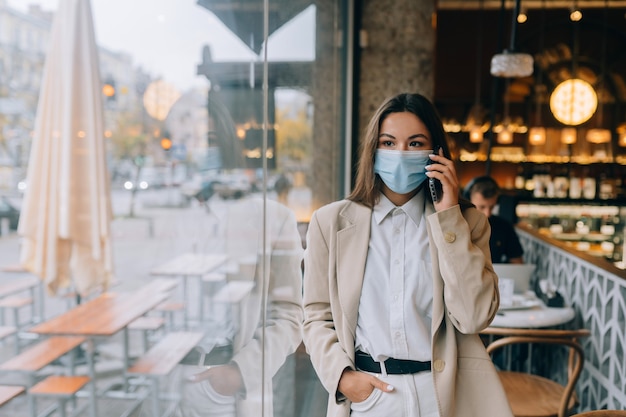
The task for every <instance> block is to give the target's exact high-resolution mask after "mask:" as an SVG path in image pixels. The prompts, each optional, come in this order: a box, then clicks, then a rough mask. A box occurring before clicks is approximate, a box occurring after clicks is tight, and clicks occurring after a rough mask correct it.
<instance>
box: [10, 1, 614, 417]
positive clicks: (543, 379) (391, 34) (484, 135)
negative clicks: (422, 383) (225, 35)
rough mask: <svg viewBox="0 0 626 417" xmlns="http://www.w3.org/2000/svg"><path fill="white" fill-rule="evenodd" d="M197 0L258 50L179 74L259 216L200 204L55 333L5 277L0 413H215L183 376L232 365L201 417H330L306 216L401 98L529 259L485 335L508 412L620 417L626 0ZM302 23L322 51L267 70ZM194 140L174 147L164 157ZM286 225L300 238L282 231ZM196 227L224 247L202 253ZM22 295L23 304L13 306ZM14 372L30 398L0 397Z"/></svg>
mask: <svg viewBox="0 0 626 417" xmlns="http://www.w3.org/2000/svg"><path fill="white" fill-rule="evenodd" d="M163 1H174V0H163ZM176 1H178V0H176ZM92 2H93V0H92ZM195 3H196V6H197V10H196V12H197V13H211V14H213V15H214V16H216V17H217V19H219V21H220V22H221V23H222V24H223V25H224V26H225V27H226V28H228V30H230V31H231V32H232V34H234V35H235V36H236V37H237V38H238V39H239V40H240V42H242V43H243V44H245V45H246V46H247V48H249V50H250V51H252V52H253V53H254V54H255V59H253V60H246V61H244V60H239V61H237V60H228V59H227V60H224V59H220V58H219V57H218V56H217V55H215V54H214V51H212V50H211V47H210V46H209V45H208V44H207V45H206V46H204V47H203V49H202V50H199V51H198V57H199V62H196V63H185V65H195V67H196V71H197V75H199V76H201V77H204V79H205V80H206V82H207V85H208V86H209V87H208V90H207V91H208V92H207V93H206V95H205V96H204V97H203V98H202V105H203V109H204V110H206V109H208V112H207V113H208V120H207V124H208V126H209V127H208V131H207V132H205V133H206V138H207V139H208V142H209V145H208V146H209V149H218V150H219V151H218V152H219V154H220V158H221V163H222V164H223V166H222V167H221V169H222V170H223V172H227V171H228V172H230V171H232V170H233V169H243V170H244V171H245V172H246V173H248V174H250V173H254V174H253V175H256V177H257V179H258V185H257V193H258V195H259V196H260V197H261V199H260V200H261V203H258V202H255V201H252V200H249V201H248V199H247V197H243V198H241V199H239V197H235V199H232V198H226V197H225V196H222V195H218V194H219V193H217V191H216V193H217V194H216V195H215V196H209V197H207V198H206V199H200V198H199V197H198V196H199V195H200V194H199V193H198V194H195V195H194V198H195V199H197V200H198V201H199V202H200V203H199V204H198V205H197V207H201V208H202V210H203V211H202V212H201V214H202V216H203V220H202V221H197V220H189V221H190V222H196V221H197V223H194V224H192V225H191V226H189V227H188V228H187V229H186V233H188V236H191V235H193V236H194V238H193V239H192V238H188V239H187V240H186V241H184V243H181V244H180V248H181V250H177V253H172V252H174V250H171V249H170V252H169V253H167V254H166V255H165V254H163V253H160V252H158V251H155V252H154V254H153V255H152V258H151V259H150V261H149V262H148V264H149V265H150V267H149V268H146V269H145V271H144V272H143V273H140V274H138V278H137V280H136V281H134V284H133V285H131V286H130V287H131V288H132V290H133V291H129V292H128V293H127V292H125V291H122V290H121V288H124V289H125V288H126V287H129V285H128V283H126V284H124V283H122V285H121V286H115V285H109V283H107V285H101V286H99V287H98V288H97V289H95V290H94V288H89V289H87V290H85V291H84V293H81V294H79V297H78V298H77V299H76V300H74V301H78V302H72V303H67V304H63V306H64V307H63V311H61V312H59V311H56V312H55V314H48V316H49V317H46V316H47V314H46V313H44V312H43V311H41V310H38V308H42V307H41V305H42V303H43V302H44V300H46V299H47V298H49V297H50V296H51V295H50V293H49V292H45V288H42V284H41V282H40V280H39V279H35V280H30V278H32V277H30V276H31V275H36V274H35V273H34V272H33V271H32V270H29V269H28V268H27V267H26V266H24V265H19V266H18V267H15V268H13V269H11V268H5V269H4V272H3V274H5V275H6V274H9V275H10V276H9V277H8V278H7V279H4V278H3V280H2V281H1V282H0V284H2V287H1V288H0V290H1V291H0V292H1V293H2V296H1V297H0V308H1V309H2V322H1V323H0V324H2V326H0V334H1V335H2V352H3V355H2V359H3V360H2V362H3V363H0V376H2V377H3V378H2V380H1V381H0V400H1V402H0V416H4V415H7V416H8V415H11V416H17V415H20V416H22V415H23V416H29V417H37V416H39V415H42V414H45V413H54V412H58V413H60V414H59V415H66V414H65V413H66V412H67V413H68V414H71V415H90V416H91V417H96V416H107V417H108V416H114V415H115V416H117V415H120V416H122V415H123V416H127V417H130V416H139V415H142V416H143V415H153V416H155V417H157V416H161V415H177V414H176V412H180V413H182V414H180V415H187V414H186V412H187V411H188V410H187V409H186V408H185V406H184V404H185V401H186V402H187V404H188V403H189V402H190V401H191V402H194V401H195V402H197V403H201V402H202V401H205V399H204V397H199V396H198V395H203V394H202V393H198V392H197V390H194V389H193V384H192V385H189V381H194V380H193V378H207V379H210V378H211V375H212V374H211V373H210V372H214V370H215V368H216V367H220V366H225V367H228V366H230V365H231V364H232V363H233V361H234V362H235V363H236V364H237V365H238V367H239V372H240V374H238V375H239V377H240V379H242V380H243V382H242V383H243V384H244V385H245V389H246V390H247V395H242V394H241V393H242V391H241V390H239V391H235V392H234V393H231V394H232V395H229V396H222V397H224V398H222V397H220V396H219V394H215V393H213V394H214V395H217V399H216V398H213V397H211V398H210V401H208V402H206V404H208V405H206V407H207V408H206V409H205V410H204V411H205V412H206V413H209V412H213V413H217V414H207V415H221V416H230V415H232V416H260V415H263V416H284V417H292V416H297V417H321V416H324V415H326V407H327V402H328V399H327V398H328V397H327V393H326V391H325V388H324V387H323V386H322V384H321V383H320V381H319V379H318V378H317V375H316V373H315V371H314V369H313V366H312V365H311V361H310V360H309V356H308V353H307V351H306V348H305V346H304V345H303V344H302V343H301V339H300V337H301V336H300V332H299V330H298V329H297V326H298V325H299V323H298V324H295V323H296V321H297V319H296V318H297V317H298V316H297V314H298V313H297V311H296V310H297V308H296V307H295V306H296V305H297V304H298V300H299V298H298V297H299V296H300V290H301V285H302V284H301V282H300V281H299V280H300V278H301V263H300V262H301V258H302V251H303V250H304V249H305V246H306V233H307V227H308V222H309V220H310V219H311V215H312V213H313V212H314V211H315V210H316V209H318V208H319V207H321V206H323V205H325V204H327V203H330V202H332V201H335V200H338V199H342V198H345V197H346V196H347V195H348V194H349V193H350V191H351V189H352V186H353V185H354V178H355V173H356V172H355V169H356V166H355V161H356V160H357V155H358V150H359V144H360V139H361V138H362V135H363V134H364V132H365V129H366V126H367V123H368V120H369V118H370V117H371V116H372V113H373V112H374V111H375V110H376V108H377V107H378V106H379V105H380V103H382V102H383V100H384V99H385V98H387V97H389V96H391V95H394V94H396V93H399V92H419V93H421V94H423V95H425V96H426V97H428V98H429V99H430V100H431V101H432V103H433V104H434V106H435V108H436V109H437V112H438V113H439V115H440V117H441V120H442V122H443V126H444V130H445V132H446V136H447V138H446V139H447V142H448V145H449V147H450V151H451V154H452V159H453V161H454V163H455V166H456V171H457V175H458V179H459V183H460V184H459V185H460V186H461V187H465V186H466V185H467V184H468V183H470V181H471V180H472V179H473V178H475V177H477V176H483V175H489V176H491V177H493V178H494V179H495V180H496V182H497V183H498V184H499V186H500V188H501V191H500V196H499V198H498V206H497V214H498V215H499V216H501V217H503V218H505V219H506V220H507V221H509V222H510V223H512V224H513V225H514V227H515V232H516V233H517V235H518V238H519V240H520V243H521V246H522V248H523V253H524V254H523V260H524V264H525V265H524V266H525V268H510V269H509V268H507V267H506V266H503V267H502V269H498V270H497V271H496V272H497V273H498V276H499V279H500V280H501V282H502V283H503V285H502V288H501V291H502V289H503V288H505V287H507V288H508V285H510V286H511V287H510V288H511V293H510V294H508V296H507V297H508V298H506V299H505V297H504V296H502V300H501V308H500V309H499V310H498V313H497V314H496V316H495V317H494V319H493V321H492V323H491V325H490V326H489V327H487V328H486V329H484V331H482V332H481V334H480V337H481V339H482V340H483V341H484V343H485V346H486V347H487V351H488V353H489V354H490V355H491V357H492V358H493V360H494V364H495V365H496V367H497V369H498V373H499V376H500V378H501V381H502V384H503V387H504V389H505V391H506V395H507V398H508V400H509V403H510V405H511V408H512V411H513V414H514V415H515V416H516V417H521V416H546V417H547V416H558V417H565V416H574V415H575V416H581V417H582V416H589V417H591V416H596V417H600V416H605V417H610V416H624V415H626V411H623V410H626V366H625V364H624V346H626V314H625V312H626V245H624V240H625V238H626V236H625V235H626V1H622V0H568V1H566V0H384V1H371V0H316V1H312V0H265V1H261V0H242V1H236V0H197V1H195ZM311 8H313V10H314V12H315V13H314V25H313V32H312V33H309V34H302V33H300V34H297V35H294V36H293V39H292V42H293V43H294V44H295V45H296V46H298V45H299V43H298V42H300V41H301V40H302V39H303V38H304V36H305V35H307V36H308V35H310V36H312V37H313V39H314V42H313V48H314V51H313V52H314V53H313V57H312V58H310V59H299V60H294V61H290V60H288V59H271V58H269V53H270V52H271V51H270V49H271V43H268V42H269V39H270V38H271V36H272V35H275V34H277V33H280V31H281V29H283V28H284V27H285V26H288V25H289V23H290V22H292V21H293V20H294V19H296V18H297V17H298V16H299V15H300V14H301V13H303V12H304V11H307V10H311ZM111 30H112V29H111ZM296 33H297V32H296ZM146 42H150V41H146ZM266 45H270V46H268V47H265V46H266ZM109 85H111V83H109ZM119 86H120V83H118V87H119ZM0 91H1V90H0ZM285 91H292V92H293V91H295V92H298V93H299V94H303V95H304V96H305V97H306V104H305V105H304V107H303V109H304V110H302V112H301V113H299V114H300V115H302V117H303V120H304V123H303V125H305V126H306V128H307V129H308V130H306V132H307V133H306V134H304V135H303V136H302V137H301V138H300V140H299V141H298V140H294V139H291V142H290V138H292V137H295V138H298V136H297V135H298V134H299V133H293V134H292V133H291V131H290V129H293V130H297V129H298V128H299V127H301V125H297V124H295V123H294V124H289V123H288V122H289V118H288V117H287V116H288V115H289V111H285V109H284V108H280V106H279V102H280V99H279V97H281V93H284V92H285ZM115 105H116V104H115V103H114V104H111V105H110V106H109V107H107V109H106V112H105V113H106V117H111V115H112V114H116V113H115V111H116V109H115ZM293 112H294V113H295V111H293ZM286 115H287V116H286ZM144 117H145V116H144ZM161 122H162V123H168V121H167V119H166V118H164V120H161ZM167 126H169V127H171V126H172V125H165V124H164V125H163V126H162V127H163V130H165V127H167ZM170 133H174V132H170ZM113 135H115V133H113ZM212 135H213V136H212ZM155 137H156V135H155ZM168 140H170V139H168ZM178 140H180V141H181V142H177V141H178ZM183 140H184V138H182V139H177V138H176V137H175V135H172V138H171V143H170V144H169V145H168V146H174V147H176V146H178V145H182V144H183V142H182V141H183ZM203 140H204V137H203ZM154 142H155V143H157V142H156V140H155V141H154ZM159 144H160V145H159ZM159 144H157V145H155V144H154V143H153V144H152V145H150V144H149V145H148V146H153V147H154V146H156V148H157V152H156V153H155V156H154V160H155V161H157V162H158V160H159V158H161V160H164V159H163V158H165V159H166V160H167V161H170V159H168V158H171V157H172V155H173V154H172V153H169V154H167V153H165V154H163V153H162V152H161V151H162V149H160V146H162V144H163V142H162V139H161V142H159ZM186 146H187V148H188V149H191V148H190V147H189V145H188V144H186ZM205 148H206V146H205ZM164 149H165V148H164ZM168 149H169V148H168ZM205 151H206V149H205ZM209 154H210V153H207V155H209ZM164 155H165V156H164ZM168 155H169V156H168ZM207 159H208V157H207ZM178 163H180V164H182V163H183V162H182V159H181V160H179V161H178ZM223 172H222V173H223ZM277 174H281V175H282V176H284V177H285V178H289V180H290V184H289V191H288V196H287V197H285V199H284V200H280V196H277V197H275V195H274V194H277V193H278V190H277V188H276V187H275V188H272V186H271V185H270V184H271V183H272V179H273V178H275V176H276V175H277ZM212 192H213V189H211V193H212ZM302 196H304V197H302ZM276 198H278V199H279V201H281V202H282V203H284V205H285V206H286V207H287V208H288V209H289V210H287V211H283V210H282V208H278V207H275V206H274V204H273V203H271V202H270V200H274V199H276ZM235 200H236V201H235ZM194 201H195V200H194ZM242 203H245V204H242ZM207 213H208V215H207ZM209 215H210V216H214V219H212V220H210V222H209V220H207V218H208V217H209ZM222 215H223V216H224V217H220V216H222ZM184 216H188V218H189V219H193V217H192V215H191V214H190V213H186V214H183V215H182V217H184ZM283 217H284V218H286V219H289V220H293V228H292V229H293V232H294V233H292V234H289V235H287V234H284V235H283V233H285V230H287V232H289V231H290V230H291V229H289V227H285V228H284V229H281V230H280V231H278V228H277V229H275V228H274V226H275V223H276V222H277V221H278V220H280V221H282V219H283ZM113 221H114V222H115V221H118V220H113ZM155 221H156V220H155ZM170 221H171V220H170ZM286 223H288V221H286ZM153 227H154V228H155V230H156V233H157V234H158V233H159V230H162V229H160V227H161V226H160V225H159V224H155V225H153V224H152V223H150V235H151V236H152V233H153V231H152V228H153ZM171 227H173V226H171ZM194 227H195V228H196V229H197V228H200V227H202V228H204V227H206V230H213V231H217V230H222V228H223V229H224V231H223V232H220V233H221V234H219V233H218V232H215V235H211V236H208V237H207V236H201V237H198V236H200V235H203V233H200V232H198V231H197V230H193V229H194ZM202 230H204V229H202ZM194 233H195V234H194ZM211 233H213V232H211ZM181 234H182V232H181ZM208 234H209V233H208V232H207V235H208ZM259 236H261V237H262V239H259ZM201 238H202V239H206V242H204V241H201ZM194 239H195V240H194ZM164 240H167V239H164ZM257 240H258V241H257ZM179 241H180V242H182V241H183V240H182V239H179V237H178V236H177V238H176V242H179ZM207 242H208V243H207ZM268 242H270V245H268V244H267V243H268ZM169 243H170V244H171V242H169ZM113 245H115V242H113ZM269 246H271V249H267V247H269ZM168 248H170V247H169V246H168ZM261 248H262V250H261ZM17 263H18V262H17V260H16V264H17ZM498 271H499V272H498ZM142 274H143V275H142ZM115 275H116V276H117V280H118V281H119V280H122V281H123V280H124V279H126V278H125V277H124V278H122V277H119V275H120V273H119V272H118V273H117V274H115ZM25 276H29V280H26V279H24V278H25ZM291 276H294V277H296V280H295V281H290V280H289V278H288V277H291ZM276 277H279V278H276ZM5 278H6V277H5ZM9 278H10V279H9ZM274 281H276V283H275V282H274ZM18 282H19V284H18ZM505 283H506V285H505ZM513 284H514V285H513ZM109 287H110V288H109ZM48 289H49V288H48ZM502 293H504V292H502ZM24 294H27V296H26V297H25V298H27V299H30V302H29V303H27V302H24V301H21V302H23V304H16V303H18V301H16V300H15V299H14V298H15V296H16V295H24ZM21 298H22V300H23V299H24V297H21ZM81 299H82V301H81ZM174 301H176V302H174ZM47 302H48V301H47ZM48 303H49V302H48ZM29 308H30V309H29ZM294 309H295V310H294ZM5 311H6V312H7V313H6V314H5ZM8 312H13V313H14V314H15V315H14V317H13V318H12V317H11V316H10V314H9V313H8ZM103 312H105V313H103ZM259 312H260V313H259ZM5 315H6V317H5ZM24 316H26V317H27V320H26V321H27V323H23V322H20V320H22V319H23V318H24ZM111 318H112V319H111ZM5 319H6V320H5ZM274 320H275V322H274ZM5 329H6V330H5ZM246 338H247V339H246ZM107 340H116V341H117V342H118V343H119V346H121V348H120V353H119V357H120V363H121V370H119V372H111V371H108V372H105V371H102V369H101V368H100V367H99V361H100V360H102V359H103V358H105V357H106V356H107V354H106V352H104V351H102V350H100V348H101V346H102V345H106V343H103V341H107ZM138 346H140V348H139V347H138ZM136 349H139V350H141V351H142V352H141V354H140V355H139V357H135V355H134V353H135V350H136ZM44 352H45V354H44ZM75 355H77V356H75ZM34 358H37V359H36V360H35V359H34ZM68 358H69V359H68ZM190 358H191V359H190ZM224 358H226V359H224ZM81 360H82V362H81ZM75 361H76V363H75ZM194 366H195V367H194ZM197 366H201V367H203V368H206V370H205V371H203V372H206V376H205V374H204V373H199V371H198V369H197ZM211 368H213V371H211ZM105 374H106V375H105ZM13 375H19V377H20V378H23V379H24V382H23V383H21V384H19V385H15V384H13V383H11V382H12V381H8V382H7V379H10V378H12V377H13ZM214 375H217V377H215V378H217V379H220V380H221V382H223V383H224V385H228V383H230V382H232V380H231V379H229V376H228V375H226V374H221V375H220V374H219V373H218V374H214ZM231 376H232V375H231ZM190 378H191V379H190ZM111 381H114V382H115V384H114V386H113V387H111V386H108V385H107V386H106V387H105V386H104V384H109V383H110V382H111ZM172 381H175V382H172ZM181 381H182V382H181ZM211 382H212V383H216V381H215V380H211ZM216 384H217V383H216ZM216 386H217V385H216ZM190 387H191V388H190ZM194 395H195V397H194ZM204 395H206V393H204ZM209 397H210V396H209ZM226 397H228V398H226ZM488 400H489V399H484V401H488ZM120 404H123V405H121V406H120ZM181 404H183V405H181ZM211 407H214V408H211ZM220 407H221V408H220ZM44 410H45V411H44ZM114 410H115V411H114ZM119 410H123V411H119ZM220 410H221V411H220ZM16 413H17V414H16ZM190 415H194V414H190ZM200 415H202V414H200ZM455 415H463V414H462V412H461V413H457V414H455Z"/></svg>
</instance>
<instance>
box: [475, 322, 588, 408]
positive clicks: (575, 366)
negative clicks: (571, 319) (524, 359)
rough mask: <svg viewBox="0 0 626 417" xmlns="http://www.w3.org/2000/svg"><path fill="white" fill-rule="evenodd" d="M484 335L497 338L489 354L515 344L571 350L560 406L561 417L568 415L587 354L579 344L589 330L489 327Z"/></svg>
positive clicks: (491, 344) (489, 348)
mask: <svg viewBox="0 0 626 417" xmlns="http://www.w3.org/2000/svg"><path fill="white" fill-rule="evenodd" d="M481 333H482V334H484V335H490V336H497V337H498V338H497V339H495V340H494V341H492V342H491V343H489V344H488V346H487V353H489V354H492V353H493V352H494V351H496V350H498V349H500V348H502V347H504V346H509V345H513V344H550V345H559V346H565V347H568V348H569V355H568V361H567V383H566V384H565V390H564V391H563V395H562V397H561V401H560V406H559V413H558V415H559V416H567V415H568V408H569V407H568V405H569V403H570V400H571V397H572V394H573V392H574V388H575V387H576V383H577V382H578V378H579V377H580V374H581V372H582V369H583V364H584V359H585V354H584V350H583V348H582V346H581V345H580V343H579V342H578V340H579V339H580V338H583V337H588V336H589V334H590V332H589V330H587V329H577V330H551V329H516V328H504V327H489V328H487V329H485V330H483V331H482V332H481Z"/></svg>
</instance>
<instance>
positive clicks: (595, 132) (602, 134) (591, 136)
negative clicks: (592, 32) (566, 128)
mask: <svg viewBox="0 0 626 417" xmlns="http://www.w3.org/2000/svg"><path fill="white" fill-rule="evenodd" d="M607 12H608V7H607V5H606V0H605V2H604V24H603V25H602V26H603V30H602V54H601V56H602V58H601V59H602V61H601V62H600V65H601V68H602V69H601V71H600V80H601V82H600V85H601V86H602V90H604V91H606V44H607V36H608V35H607V24H608V22H607ZM597 91H600V89H597ZM605 95H606V94H605ZM604 101H605V100H603V98H602V96H601V95H600V94H598V111H597V114H596V126H597V127H596V128H595V129H589V130H588V131H587V136H586V138H587V141H588V142H591V143H595V144H600V143H608V142H610V141H611V131H610V130H609V129H605V128H604V127H603V125H602V123H603V116H604Z"/></svg>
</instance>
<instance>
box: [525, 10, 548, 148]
mask: <svg viewBox="0 0 626 417" xmlns="http://www.w3.org/2000/svg"><path fill="white" fill-rule="evenodd" d="M544 6H545V5H544V1H543V0H542V2H541V34H540V35H539V51H540V52H543V48H544V37H545V27H546V9H545V7H544ZM540 88H541V90H542V92H543V89H544V86H543V70H542V69H541V68H540V69H539V74H537V82H536V84H535V126H533V127H531V128H530V130H529V131H528V143H529V144H530V145H532V146H539V145H544V144H545V143H546V128H545V127H544V126H543V125H542V123H541V110H542V106H541V101H542V99H543V97H542V95H540V91H539V90H540Z"/></svg>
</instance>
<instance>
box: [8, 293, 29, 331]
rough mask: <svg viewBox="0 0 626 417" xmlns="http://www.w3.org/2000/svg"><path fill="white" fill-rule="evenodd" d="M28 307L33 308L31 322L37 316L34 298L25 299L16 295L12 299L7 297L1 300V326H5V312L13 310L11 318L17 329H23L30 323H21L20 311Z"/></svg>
mask: <svg viewBox="0 0 626 417" xmlns="http://www.w3.org/2000/svg"><path fill="white" fill-rule="evenodd" d="M26 306H30V308H31V322H32V317H34V316H35V300H34V299H33V297H24V296H19V295H15V296H12V297H6V298H2V299H0V324H2V325H4V324H5V321H4V310H5V309H6V310H11V313H12V314H11V316H12V320H13V325H14V326H15V327H18V328H19V327H22V325H24V324H29V323H21V321H20V309H21V308H23V307H26Z"/></svg>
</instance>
